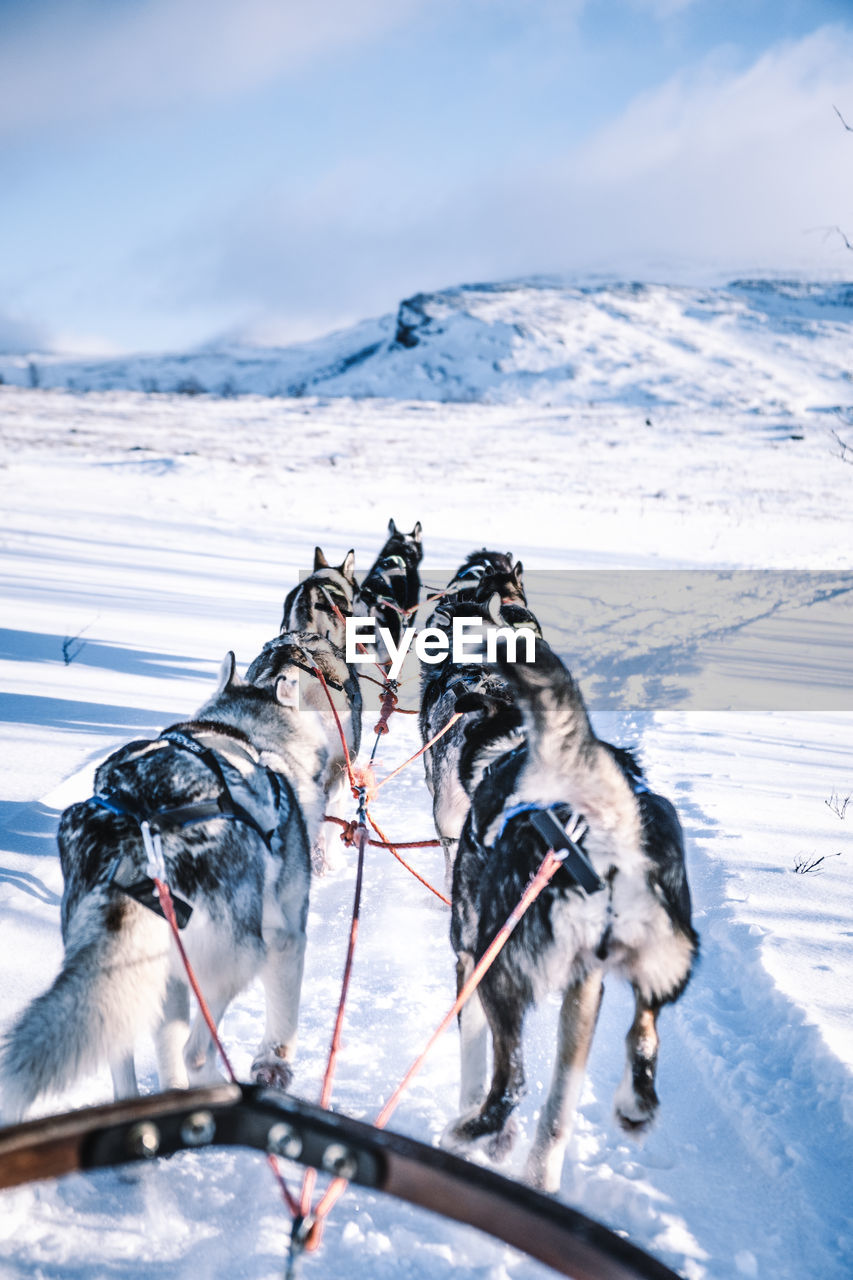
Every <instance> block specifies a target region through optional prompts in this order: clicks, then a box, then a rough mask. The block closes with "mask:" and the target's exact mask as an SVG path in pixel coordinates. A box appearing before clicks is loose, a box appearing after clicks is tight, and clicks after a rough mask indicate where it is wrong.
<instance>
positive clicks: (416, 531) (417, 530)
mask: <svg viewBox="0 0 853 1280" xmlns="http://www.w3.org/2000/svg"><path fill="white" fill-rule="evenodd" d="M412 537H413V538H414V540H415V542H420V540H421V522H420V520H418V522H417V524H416V525H415V527H414V529H413V530H412Z"/></svg>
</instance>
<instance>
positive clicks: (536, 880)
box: [305, 849, 565, 1252]
mask: <svg viewBox="0 0 853 1280" xmlns="http://www.w3.org/2000/svg"><path fill="white" fill-rule="evenodd" d="M564 857H565V854H563V856H562V857H561V856H560V854H558V853H555V852H554V850H553V849H549V850H548V852H547V853H546V854H545V857H544V858H543V859H542V862H541V863H540V865H539V867H538V869H537V870H536V872H535V873H534V875H533V876H532V877H531V878H530V880H529V882H528V884H527V887H526V888H525V889H524V892H523V893H522V895H521V897H520V898H519V900H518V902H517V903H516V905H515V907H514V908H513V909H512V911H511V912H510V913H509V915H508V916H507V918H506V920H505V921H504V923H503V924H502V925H501V927H500V929H499V930H498V932H497V933H496V934H495V936H494V938H493V939H492V941H491V942H490V943H489V945H488V947H487V948H486V950H485V951H484V952H483V954H482V956H481V957H480V959H479V961H478V962H477V964H476V965H475V966H474V969H473V970H472V972H471V976H470V977H469V978H468V980H467V982H465V983H464V984H463V986H462V987H461V989H460V991H459V994H458V995H457V997H456V999H455V1001H454V1002H453V1004H452V1005H451V1007H450V1009H448V1011H447V1013H446V1014H445V1015H444V1017H443V1018H442V1020H441V1022H440V1023H439V1024H438V1026H437V1027H436V1029H435V1031H433V1033H432V1035H431V1036H430V1038H429V1040H428V1041H427V1043H426V1045H425V1046H424V1048H423V1049H422V1050H421V1052H420V1053H419V1054H418V1056H417V1057H416V1058H415V1059H414V1060H413V1062H412V1063H411V1065H410V1066H409V1068H408V1070H407V1071H406V1073H405V1075H404V1076H403V1078H402V1080H401V1081H400V1083H399V1084H398V1085H397V1087H396V1089H394V1091H393V1093H392V1094H391V1096H390V1097H389V1098H388V1101H387V1102H386V1103H385V1105H384V1106H383V1107H382V1109H381V1111H379V1113H378V1114H377V1116H376V1117H375V1119H374V1121H373V1124H374V1127H375V1128H377V1129H384V1128H385V1126H386V1125H387V1123H388V1121H389V1120H390V1119H391V1116H392V1115H393V1114H394V1112H395V1111H396V1109H397V1107H398V1105H399V1103H400V1099H401V1098H402V1096H403V1094H404V1093H405V1091H406V1089H407V1088H408V1087H409V1085H410V1084H411V1082H412V1080H413V1079H414V1077H415V1076H416V1075H417V1073H418V1072H419V1071H420V1069H421V1067H422V1066H423V1064H424V1061H425V1060H426V1058H427V1055H428V1054H429V1053H430V1051H431V1050H432V1048H433V1046H434V1045H435V1044H436V1042H437V1041H438V1040H439V1039H440V1038H441V1036H442V1035H443V1034H444V1032H445V1031H446V1030H447V1028H448V1027H449V1026H450V1024H451V1022H453V1020H454V1018H455V1017H456V1016H457V1015H458V1013H459V1011H460V1009H462V1007H463V1005H465V1004H466V1003H467V1001H468V1000H469V999H470V997H471V996H472V995H473V993H474V992H475V991H476V990H477V988H478V987H479V985H480V983H481V982H482V980H483V977H484V975H485V974H486V972H487V970H488V969H490V968H491V966H492V965H493V964H494V962H495V960H496V959H497V957H498V955H499V954H500V952H501V951H502V950H503V948H504V946H505V945H506V942H507V940H508V938H509V936H510V934H511V933H512V932H513V930H514V929H515V928H516V926H517V924H518V922H519V921H520V920H521V918H522V916H523V915H524V914H525V912H526V911H527V910H528V908H529V907H531V906H532V904H533V903H534V902H535V901H536V899H537V898H538V897H539V895H540V893H541V892H542V890H543V889H544V888H545V887H546V886H547V885H548V884H549V883H550V881H551V880H552V879H553V877H554V875H555V874H556V872H557V871H558V870H559V868H560V867H561V866H562V863H563V858H564ZM348 1185H349V1183H348V1182H347V1180H346V1178H334V1179H333V1180H332V1181H331V1182H330V1183H329V1185H328V1187H327V1188H326V1190H325V1192H324V1193H323V1195H322V1196H321V1198H320V1200H319V1201H318V1203H317V1208H316V1209H315V1210H314V1214H313V1223H312V1226H311V1229H310V1231H309V1232H308V1235H307V1238H306V1241H305V1248H306V1250H307V1251H308V1252H313V1251H314V1250H315V1249H317V1248H318V1247H319V1245H320V1243H321V1240H322V1234H323V1222H324V1220H325V1219H326V1218H327V1217H328V1215H329V1213H330V1212H331V1210H332V1209H333V1208H334V1206H335V1205H336V1204H337V1202H338V1200H340V1198H341V1196H342V1195H343V1194H344V1192H345V1191H346V1189H347V1186H348Z"/></svg>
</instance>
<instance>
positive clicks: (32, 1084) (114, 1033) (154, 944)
mask: <svg viewBox="0 0 853 1280" xmlns="http://www.w3.org/2000/svg"><path fill="white" fill-rule="evenodd" d="M98 899H100V900H98ZM84 915H85V916H88V917H89V919H88V920H86V921H84V920H81V918H80V917H81V916H84ZM71 933H72V935H73V936H72V938H70V939H69V940H68V945H67V946H66V952H65V959H64V961H63V965H62V969H61V970H60V972H59V974H58V976H57V977H56V979H55V980H54V982H53V985H52V986H51V987H50V988H49V989H48V990H47V991H45V992H44V994H43V995H40V996H37V997H36V998H35V1000H33V1001H32V1002H31V1003H30V1004H29V1005H28V1006H27V1007H26V1009H24V1011H23V1013H21V1015H20V1016H19V1017H18V1019H17V1021H16V1022H15V1023H14V1024H13V1026H12V1027H11V1029H10V1030H9V1031H8V1033H7V1035H6V1037H5V1040H4V1042H3V1044H2V1046H0V1110H2V1116H3V1120H4V1122H5V1123H7V1124H8V1123H13V1122H15V1121H17V1120H19V1119H21V1117H22V1116H23V1115H24V1114H25V1113H26V1112H27V1110H28V1109H29V1108H30V1107H31V1106H32V1104H33V1103H34V1102H35V1101H36V1099H37V1098H38V1097H40V1096H41V1095H42V1094H45V1093H53V1092H58V1091H60V1090H62V1089H66V1088H68V1087H70V1086H71V1085H73V1084H74V1083H75V1081H76V1080H77V1079H79V1078H80V1077H81V1076H84V1075H86V1074H88V1073H90V1072H92V1071H94V1070H96V1069H97V1068H98V1067H99V1066H101V1065H102V1064H103V1063H105V1062H108V1061H109V1062H111V1063H112V1062H117V1061H119V1060H121V1059H122V1058H126V1057H127V1056H129V1055H130V1054H131V1053H132V1050H133V1045H134V1041H135V1040H136V1037H137V1035H138V1034H139V1033H140V1032H141V1031H145V1030H148V1029H150V1028H151V1027H152V1026H153V1025H154V1023H155V1021H156V1019H157V1016H158V1014H159V1012H160V1010H161V1008H162V1005H163V998H164V994H165V990H166V983H167V979H168V968H169V965H168V956H169V952H168V943H169V938H168V928H167V926H166V923H165V921H163V920H160V919H159V918H158V917H157V916H155V915H154V914H153V912H151V911H148V910H147V909H146V908H144V907H142V906H139V905H138V904H137V903H135V902H132V901H131V900H130V899H121V900H111V901H105V900H104V898H102V897H100V895H94V901H93V900H92V899H90V900H89V901H88V902H87V903H86V905H85V906H84V907H83V908H82V909H81V910H79V911H78V912H77V913H76V918H75V919H74V920H73V921H72V929H71ZM81 935H82V936H81Z"/></svg>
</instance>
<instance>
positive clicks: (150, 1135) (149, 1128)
mask: <svg viewBox="0 0 853 1280" xmlns="http://www.w3.org/2000/svg"><path fill="white" fill-rule="evenodd" d="M127 1149H128V1151H129V1152H130V1153H131V1155H134V1156H141V1157H142V1159H144V1160H150V1159H151V1157H152V1156H156V1154H157V1152H158V1151H159V1150H160V1130H159V1129H158V1128H157V1126H156V1124H152V1123H151V1122H150V1120H143V1121H142V1123H141V1124H135V1125H134V1126H133V1128H132V1129H130V1130H129V1132H128V1135H127Z"/></svg>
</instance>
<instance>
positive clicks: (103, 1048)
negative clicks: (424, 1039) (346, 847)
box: [0, 635, 349, 1121]
mask: <svg viewBox="0 0 853 1280" xmlns="http://www.w3.org/2000/svg"><path fill="white" fill-rule="evenodd" d="M301 640H302V641H303V642H304V644H305V645H306V646H309V645H310V646H311V651H312V654H313V657H314V660H316V661H318V662H322V664H323V666H324V668H325V670H326V672H327V674H328V678H329V679H333V680H336V681H337V682H338V683H339V684H340V685H343V684H344V682H345V681H347V680H348V679H349V673H348V671H347V668H346V665H345V664H344V663H343V662H342V661H341V660H340V658H339V656H338V655H337V652H336V651H335V650H334V648H333V646H332V645H331V644H330V643H329V642H328V641H326V640H320V639H319V637H317V636H313V635H306V636H302V637H301ZM321 651H322V652H321ZM301 674H302V673H301V671H300V670H299V669H298V668H294V667H288V665H287V663H286V662H284V661H281V662H280V663H279V664H278V666H277V669H276V672H275V676H274V678H273V677H272V676H270V678H269V679H265V680H264V681H258V682H254V681H246V680H243V679H241V678H240V676H239V675H238V674H237V671H236V667H235V662H234V655H233V654H228V655H227V657H226V659H225V661H224V663H223V665H222V670H221V672H220V678H219V684H218V688H217V690H216V693H215V694H214V696H213V697H212V698H211V699H210V700H209V701H208V702H207V703H205V705H204V706H203V707H202V708H201V709H200V711H199V712H198V715H197V717H196V718H195V719H193V720H190V721H188V722H185V723H180V724H176V725H173V726H172V727H171V728H170V729H167V730H164V732H163V733H162V734H161V736H160V737H159V738H157V739H155V740H153V741H142V742H132V743H130V744H129V745H127V746H125V747H122V748H121V749H120V750H119V751H117V752H115V753H114V754H113V755H112V756H110V757H109V759H108V760H107V761H105V763H104V764H102V765H101V766H100V768H99V769H98V770H97V772H96V774H95V787H94V794H93V796H92V798H91V799H89V800H87V801H85V802H83V803H82V804H75V805H72V806H71V807H70V808H68V809H66V811H65V812H64V813H63V815H62V817H61V819H60V824H59V833H58V842H59V856H60V861H61V865H62V872H63V877H64V881H65V888H64V894H63V899H62V937H63V942H64V944H65V956H64V960H63V964H62V969H61V971H60V973H59V975H58V976H57V978H56V979H55V981H54V982H53V984H52V986H51V987H50V988H49V989H48V990H47V991H46V992H45V993H44V994H43V995H40V996H38V997H36V999H35V1000H33V1001H32V1003H31V1004H30V1005H28V1006H27V1008H25V1009H24V1011H23V1012H22V1013H21V1014H20V1016H19V1017H18V1019H17V1021H16V1022H15V1023H14V1025H13V1026H12V1028H11V1030H10V1031H9V1033H8V1034H7V1036H6V1038H5V1041H4V1043H3V1046H2V1049H0V1100H2V1101H0V1106H2V1110H3V1114H4V1118H5V1119H6V1120H7V1121H11V1120H14V1119H17V1118H19V1117H20V1116H22V1115H23V1114H24V1113H25V1112H26V1111H27V1110H28V1108H29V1107H30V1106H31V1105H32V1103H33V1102H34V1101H35V1100H36V1099H37V1098H38V1097H39V1096H41V1095H42V1094H44V1093H48V1092H56V1091H58V1090H62V1089H64V1088H67V1087H69V1086H70V1085H72V1084H73V1083H74V1082H75V1081H76V1080H77V1079H78V1078H79V1077H81V1076H83V1075H85V1074H87V1073H89V1072H91V1071H94V1070H95V1069H96V1068H97V1067H98V1066H99V1065H100V1064H102V1063H103V1062H108V1063H109V1065H110V1069H111V1071H112V1077H113V1085H114V1090H115V1094H116V1097H117V1098H119V1097H123V1096H127V1095H132V1094H135V1093H136V1092H137V1082H136V1072H135V1067H134V1058H133V1054H134V1046H135V1044H136V1042H137V1041H138V1039H139V1037H140V1036H141V1035H143V1034H144V1033H146V1032H152V1033H153V1035H154V1039H155V1045H156V1050H157V1060H158V1073H159V1078H160V1086H161V1088H164V1089H167V1088H173V1087H186V1085H187V1084H188V1083H193V1084H198V1083H202V1082H204V1081H206V1080H209V1079H215V1078H217V1076H216V1062H215V1054H214V1051H213V1046H212V1044H211V1038H210V1035H209V1033H208V1030H207V1027H206V1025H205V1023H204V1021H203V1020H202V1019H201V1017H200V1015H199V1016H197V1017H196V1018H195V1020H194V1022H193V1024H192V1027H191V1028H190V1025H189V999H188V987H187V982H186V977H185V973H184V969H183V965H182V963H181V961H180V958H179V956H178V953H177V949H176V947H175V945H174V942H173V939H172V937H171V934H170V931H169V927H168V925H167V924H166V921H165V920H164V919H163V918H162V916H161V914H158V913H159V911H160V906H159V900H158V898H157V896H156V892H155V889H154V885H153V876H154V875H155V874H158V872H157V854H158V852H159V854H160V855H161V856H162V859H163V863H162V864H161V869H160V872H159V874H160V875H162V874H163V873H165V877H166V882H167V883H168V885H169V887H170V889H171V891H172V893H173V895H174V899H175V903H176V907H177V909H178V914H179V920H182V921H183V923H184V924H185V927H184V929H183V932H182V939H183V942H184V946H185V948H186V951H187V953H188V956H189V959H190V962H191V964H192V966H193V968H194V970H195V972H196V975H197V977H198V981H199V984H200V987H201V990H202V992H203V993H204V995H205V997H206V999H207V1002H208V1004H209V1006H210V1010H211V1012H212V1015H213V1017H214V1019H215V1020H216V1021H217V1022H218V1021H219V1020H220V1019H221V1017H222V1015H223V1014H224V1012H225V1009H226V1007H227V1005H228V1004H229V1002H230V1001H231V1000H232V999H233V998H234V997H235V996H236V995H237V994H238V992H240V991H242V990H243V989H244V988H245V987H246V986H247V985H248V983H249V982H250V981H251V980H252V979H253V978H254V977H255V976H260V977H261V979H262V981H263V984H264V988H265V993H266V1028H265V1031H264V1034H263V1038H262V1039H261V1043H260V1045H259V1047H258V1050H257V1053H256V1054H255V1058H254V1061H253V1063H252V1069H251V1070H252V1076H253V1078H254V1080H255V1081H257V1082H259V1083H262V1084H265V1085H272V1086H278V1087H282V1088H285V1087H287V1085H288V1083H289V1081H290V1077H291V1061H292V1057H293V1052H294V1045H295V1040H296V1026H297V1014H298V1008H299V996H300V987H301V982H302V965H303V956H304V951H305V922H306V917H307V911H308V892H309V884H310V879H311V875H310V871H311V868H310V847H311V841H312V839H314V837H315V836H316V831H317V827H318V825H319V823H320V821H321V819H322V813H323V803H324V796H323V786H324V778H325V776H326V772H327V769H328V767H329V761H330V759H331V758H332V756H333V753H334V749H335V743H334V739H333V738H332V736H331V735H330V733H329V728H328V722H327V718H324V717H323V716H322V715H321V714H318V713H317V712H316V711H314V710H312V709H311V708H310V707H307V708H306V707H303V709H302V710H299V709H298V706H297V701H298V694H297V690H296V689H295V681H296V677H298V676H299V675H301ZM334 738H335V739H336V738H337V731H336V730H335V734H334ZM338 750H339V748H338ZM190 912H191V914H189V913H190ZM188 914H189V919H188V920H187V918H186V917H187V915H188Z"/></svg>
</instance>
